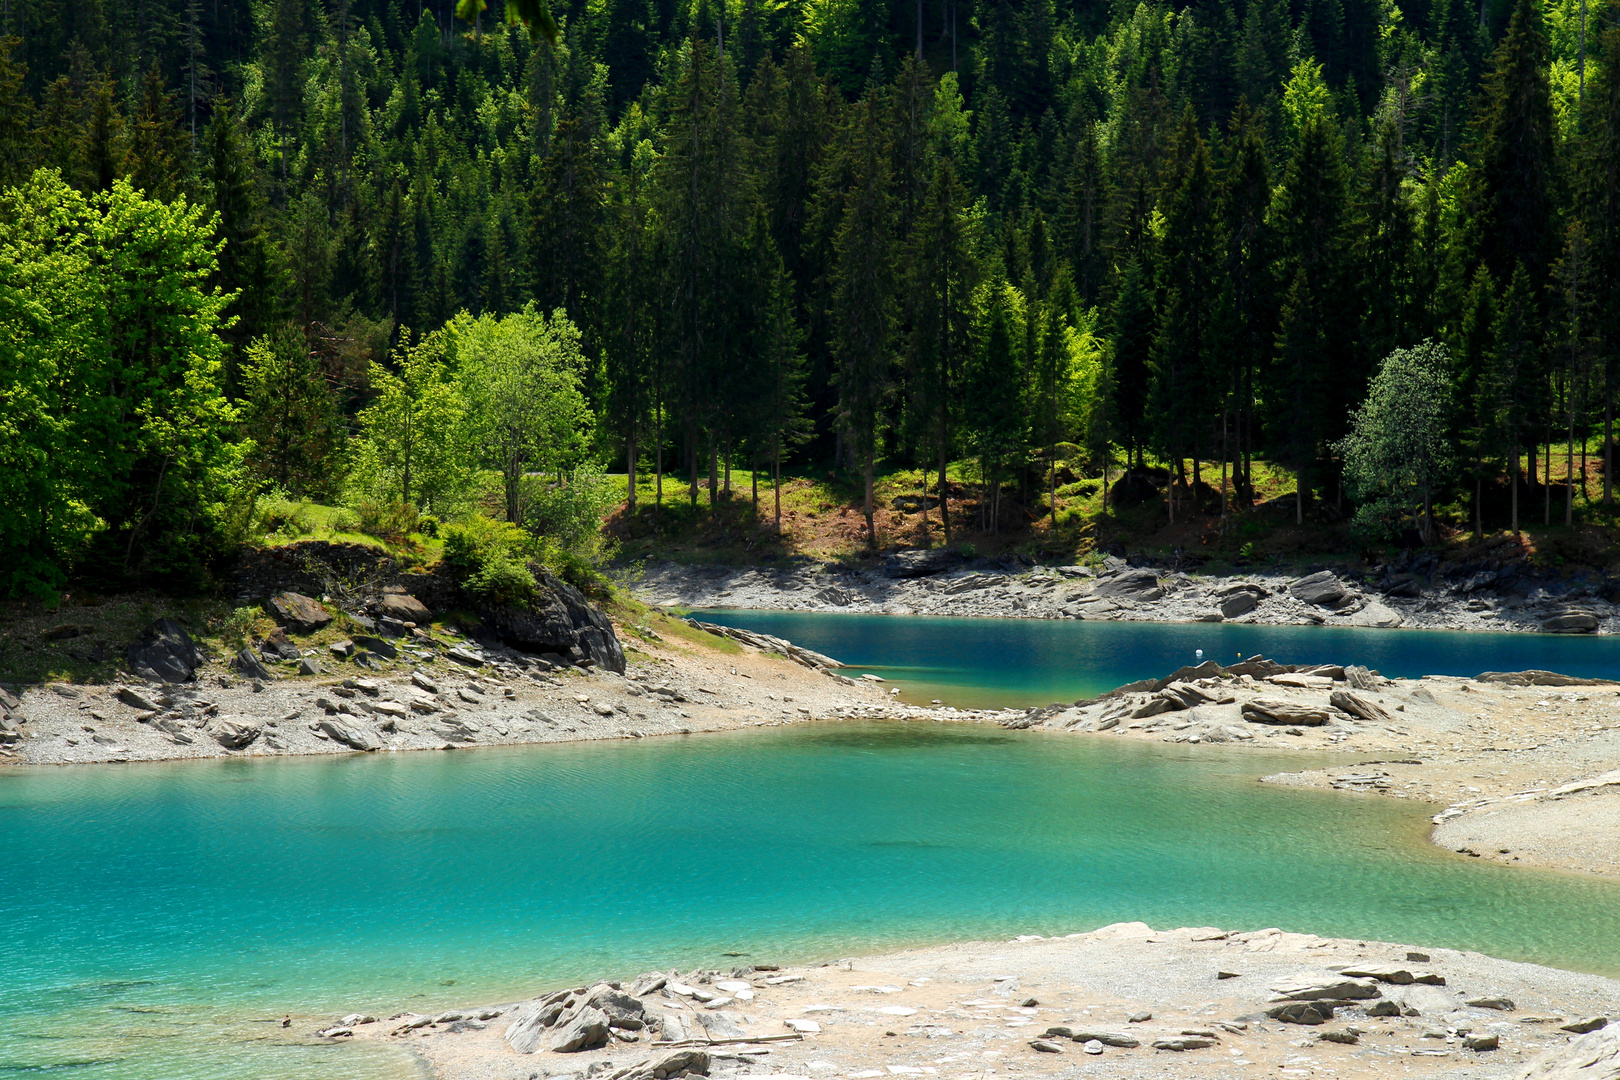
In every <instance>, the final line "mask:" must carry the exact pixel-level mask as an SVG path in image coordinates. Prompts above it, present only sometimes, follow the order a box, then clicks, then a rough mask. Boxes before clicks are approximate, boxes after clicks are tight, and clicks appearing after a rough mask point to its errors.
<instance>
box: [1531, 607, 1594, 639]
mask: <svg viewBox="0 0 1620 1080" xmlns="http://www.w3.org/2000/svg"><path fill="white" fill-rule="evenodd" d="M1541 628H1542V629H1543V630H1545V631H1547V633H1549V634H1591V633H1595V632H1596V631H1597V628H1598V618H1597V616H1596V615H1593V614H1591V613H1590V612H1586V611H1566V612H1563V613H1562V614H1559V615H1554V616H1553V617H1552V618H1550V619H1546V620H1544V621H1543V622H1542V624H1541Z"/></svg>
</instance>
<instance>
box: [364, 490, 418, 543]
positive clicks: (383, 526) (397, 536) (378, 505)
mask: <svg viewBox="0 0 1620 1080" xmlns="http://www.w3.org/2000/svg"><path fill="white" fill-rule="evenodd" d="M357 509H358V511H359V518H360V520H359V524H360V531H361V532H363V533H365V534H366V535H367V536H375V537H377V538H378V539H379V540H403V539H405V537H407V536H409V535H410V534H411V533H413V532H416V531H417V522H418V521H419V520H420V519H419V517H418V515H417V512H416V507H414V506H412V505H411V504H410V503H402V502H399V501H398V500H393V501H383V500H378V499H366V500H364V501H363V502H361V503H360V505H359V507H358V508H357Z"/></svg>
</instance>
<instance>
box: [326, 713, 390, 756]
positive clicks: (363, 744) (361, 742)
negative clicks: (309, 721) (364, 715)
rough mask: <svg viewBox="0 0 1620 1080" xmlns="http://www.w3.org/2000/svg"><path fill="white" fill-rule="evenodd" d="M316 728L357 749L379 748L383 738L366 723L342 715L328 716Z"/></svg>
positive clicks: (328, 736) (329, 736)
mask: <svg viewBox="0 0 1620 1080" xmlns="http://www.w3.org/2000/svg"><path fill="white" fill-rule="evenodd" d="M315 727H316V730H318V731H321V732H323V733H325V735H326V736H327V738H329V739H335V740H336V741H338V742H340V743H342V744H343V745H344V746H347V747H351V748H352V749H355V750H379V749H381V748H382V740H381V739H379V738H377V736H376V735H373V734H372V733H371V730H370V729H369V728H367V727H366V726H365V725H364V724H361V723H358V722H353V721H351V719H350V718H347V717H344V716H342V715H338V716H328V717H327V718H326V719H324V720H322V721H321V722H320V723H318V724H316V725H315Z"/></svg>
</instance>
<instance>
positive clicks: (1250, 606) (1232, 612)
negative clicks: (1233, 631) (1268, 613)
mask: <svg viewBox="0 0 1620 1080" xmlns="http://www.w3.org/2000/svg"><path fill="white" fill-rule="evenodd" d="M1259 606H1260V601H1259V599H1258V598H1256V597H1255V595H1254V593H1252V592H1250V591H1249V590H1247V589H1243V590H1241V591H1239V592H1235V593H1233V594H1232V595H1231V596H1228V597H1227V598H1226V599H1225V600H1222V601H1221V615H1222V617H1223V618H1227V619H1235V618H1237V617H1238V616H1239V615H1247V614H1248V613H1249V612H1251V611H1253V610H1254V609H1255V608H1256V607H1259Z"/></svg>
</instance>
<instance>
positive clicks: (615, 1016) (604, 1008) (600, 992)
mask: <svg viewBox="0 0 1620 1080" xmlns="http://www.w3.org/2000/svg"><path fill="white" fill-rule="evenodd" d="M583 1007H585V1008H589V1009H597V1010H599V1011H600V1012H601V1013H602V1014H603V1015H604V1016H606V1017H607V1018H608V1026H609V1027H616V1028H623V1029H625V1030H626V1031H640V1030H641V1029H642V1028H643V1027H644V1026H646V1020H645V1017H644V1008H643V1006H642V1004H641V1002H640V1000H638V999H637V998H636V997H634V996H633V995H630V994H627V993H625V992H624V991H623V990H615V989H614V988H613V987H612V986H610V985H609V984H607V983H597V984H596V985H595V986H593V987H591V989H590V992H589V993H588V994H587V995H586V996H585V1001H584V1003H583ZM559 1022H561V1021H559Z"/></svg>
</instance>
